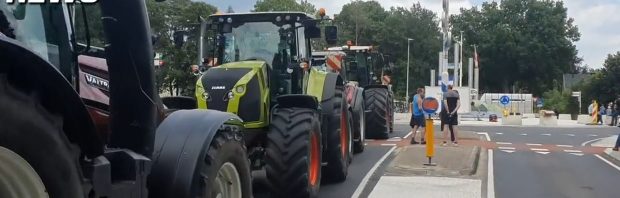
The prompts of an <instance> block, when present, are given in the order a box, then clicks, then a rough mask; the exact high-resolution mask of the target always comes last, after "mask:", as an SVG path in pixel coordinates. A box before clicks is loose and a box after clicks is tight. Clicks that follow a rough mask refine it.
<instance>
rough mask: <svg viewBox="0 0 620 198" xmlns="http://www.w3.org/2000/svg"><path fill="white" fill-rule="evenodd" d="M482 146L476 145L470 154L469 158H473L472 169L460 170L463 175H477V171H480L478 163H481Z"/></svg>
mask: <svg viewBox="0 0 620 198" xmlns="http://www.w3.org/2000/svg"><path fill="white" fill-rule="evenodd" d="M480 150H481V149H480V146H475V147H474V150H473V152H471V154H470V156H469V158H468V159H471V160H472V162H470V164H471V170H469V171H467V170H463V171H460V172H461V174H462V175H469V176H472V175H476V172H477V171H478V165H479V161H480Z"/></svg>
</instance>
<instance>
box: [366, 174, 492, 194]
mask: <svg viewBox="0 0 620 198" xmlns="http://www.w3.org/2000/svg"><path fill="white" fill-rule="evenodd" d="M481 185H482V181H481V180H478V179H461V178H447V177H419V176H414V177H400V176H383V177H381V179H380V180H379V183H377V186H376V187H375V189H374V190H373V191H372V193H370V195H369V196H368V197H370V198H410V197H427V198H433V197H442V198H443V197H445V198H452V197H454V198H469V197H475V198H480V197H481V196H482V193H481V187H482V186H481Z"/></svg>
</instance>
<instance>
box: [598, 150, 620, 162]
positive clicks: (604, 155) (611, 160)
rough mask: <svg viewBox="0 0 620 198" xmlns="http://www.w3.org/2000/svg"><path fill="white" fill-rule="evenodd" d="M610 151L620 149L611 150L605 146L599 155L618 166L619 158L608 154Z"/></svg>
mask: <svg viewBox="0 0 620 198" xmlns="http://www.w3.org/2000/svg"><path fill="white" fill-rule="evenodd" d="M611 152H620V151H612V150H611V148H607V149H605V151H604V152H603V154H601V157H603V158H605V159H606V160H609V161H610V162H611V163H614V164H615V165H618V166H620V159H619V158H615V157H614V156H612V155H610V153H611Z"/></svg>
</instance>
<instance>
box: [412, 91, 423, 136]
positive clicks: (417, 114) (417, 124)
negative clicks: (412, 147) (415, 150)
mask: <svg viewBox="0 0 620 198" xmlns="http://www.w3.org/2000/svg"><path fill="white" fill-rule="evenodd" d="M416 93H417V94H416V95H414V96H413V97H412V100H411V101H410V102H411V103H410V105H409V112H411V114H412V115H411V120H410V121H409V126H411V142H410V143H411V144H418V142H416V141H415V135H416V133H417V131H418V129H419V130H420V131H421V137H420V143H421V144H426V141H424V135H425V132H424V127H426V124H425V122H424V111H423V110H422V98H424V88H418V90H417V91H416Z"/></svg>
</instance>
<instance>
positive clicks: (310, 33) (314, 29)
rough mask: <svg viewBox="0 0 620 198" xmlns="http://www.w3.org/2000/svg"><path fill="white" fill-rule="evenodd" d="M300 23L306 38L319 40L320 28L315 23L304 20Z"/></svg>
mask: <svg viewBox="0 0 620 198" xmlns="http://www.w3.org/2000/svg"><path fill="white" fill-rule="evenodd" d="M302 23H303V26H304V33H305V34H306V37H307V38H321V28H320V27H319V26H318V25H317V21H315V20H305V21H303V22H302Z"/></svg>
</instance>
